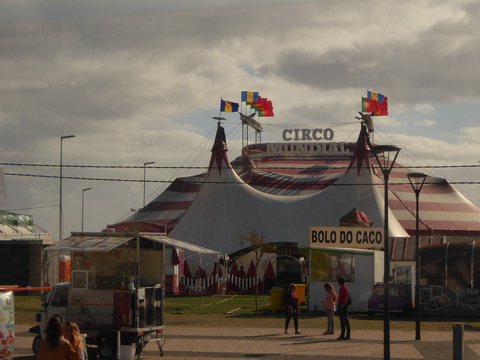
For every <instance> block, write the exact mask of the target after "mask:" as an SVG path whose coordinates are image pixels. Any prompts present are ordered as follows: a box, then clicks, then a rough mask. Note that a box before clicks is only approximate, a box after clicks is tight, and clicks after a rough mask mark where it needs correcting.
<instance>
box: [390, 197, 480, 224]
mask: <svg viewBox="0 0 480 360" xmlns="http://www.w3.org/2000/svg"><path fill="white" fill-rule="evenodd" d="M404 204H405V205H406V206H407V207H409V208H410V209H411V210H412V211H414V210H415V209H416V206H417V204H416V200H414V201H403V203H402V202H400V201H399V200H389V202H388V205H389V206H390V208H391V209H392V210H408V209H407V208H406V207H405V205H404ZM418 205H419V210H420V212H422V211H428V212H435V211H441V212H460V213H468V214H478V215H480V208H479V207H477V206H475V205H473V204H471V203H458V202H455V203H445V202H430V201H422V200H421V199H420V201H419V203H418ZM479 220H480V219H479Z"/></svg>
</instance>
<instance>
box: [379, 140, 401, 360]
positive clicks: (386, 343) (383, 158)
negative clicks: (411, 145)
mask: <svg viewBox="0 0 480 360" xmlns="http://www.w3.org/2000/svg"><path fill="white" fill-rule="evenodd" d="M400 150H401V149H400V148H399V147H397V146H393V145H378V146H374V147H373V148H372V152H373V154H374V155H375V158H376V159H377V162H378V165H379V166H380V169H381V170H382V173H383V181H384V188H385V195H384V203H385V214H384V223H383V237H384V241H385V244H384V249H383V251H384V254H383V260H384V265H383V266H384V272H383V358H384V359H385V360H390V254H389V248H388V243H389V239H388V178H389V176H390V172H391V171H392V169H393V165H394V164H395V160H396V159H397V156H398V153H399V152H400Z"/></svg>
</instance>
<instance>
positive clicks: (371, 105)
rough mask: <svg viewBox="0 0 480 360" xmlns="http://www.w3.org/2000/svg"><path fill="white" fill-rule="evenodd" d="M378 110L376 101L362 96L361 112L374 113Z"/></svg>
mask: <svg viewBox="0 0 480 360" xmlns="http://www.w3.org/2000/svg"><path fill="white" fill-rule="evenodd" d="M377 111H378V102H377V101H376V100H372V99H369V98H364V97H362V112H369V113H376V112H377Z"/></svg>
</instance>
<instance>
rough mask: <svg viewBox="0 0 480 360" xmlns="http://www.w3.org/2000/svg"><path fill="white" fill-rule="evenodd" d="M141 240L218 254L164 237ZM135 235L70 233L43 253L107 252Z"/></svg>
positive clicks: (148, 237)
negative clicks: (70, 234)
mask: <svg viewBox="0 0 480 360" xmlns="http://www.w3.org/2000/svg"><path fill="white" fill-rule="evenodd" d="M139 236H140V239H141V240H146V241H151V242H155V243H158V244H164V245H166V246H171V247H176V248H179V249H183V250H188V251H191V252H194V253H197V254H212V255H216V254H219V252H218V251H215V250H211V249H207V248H204V247H201V246H198V245H193V244H189V243H187V242H184V241H180V240H177V239H172V238H170V237H168V236H166V235H155V234H152V235H150V234H146V233H142V234H139ZM136 237H137V235H135V234H129V235H128V236H127V235H121V234H118V235H113V234H110V233H108V234H103V233H95V234H81V235H79V234H78V233H72V236H69V237H68V238H66V239H64V240H61V241H59V242H57V243H55V244H53V245H50V246H48V247H46V248H45V251H65V252H66V251H85V252H109V251H111V250H113V249H115V248H117V247H119V246H121V245H123V244H126V243H127V242H129V241H131V240H135V239H136Z"/></svg>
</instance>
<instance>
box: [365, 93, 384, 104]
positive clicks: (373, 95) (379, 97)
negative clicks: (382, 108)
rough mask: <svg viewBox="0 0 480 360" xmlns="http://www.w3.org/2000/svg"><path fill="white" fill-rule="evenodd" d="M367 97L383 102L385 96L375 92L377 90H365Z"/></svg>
mask: <svg viewBox="0 0 480 360" xmlns="http://www.w3.org/2000/svg"><path fill="white" fill-rule="evenodd" d="M367 98H368V99H372V100H375V101H376V102H378V103H380V104H381V103H383V102H384V101H385V96H383V94H380V93H377V92H372V91H367Z"/></svg>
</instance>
